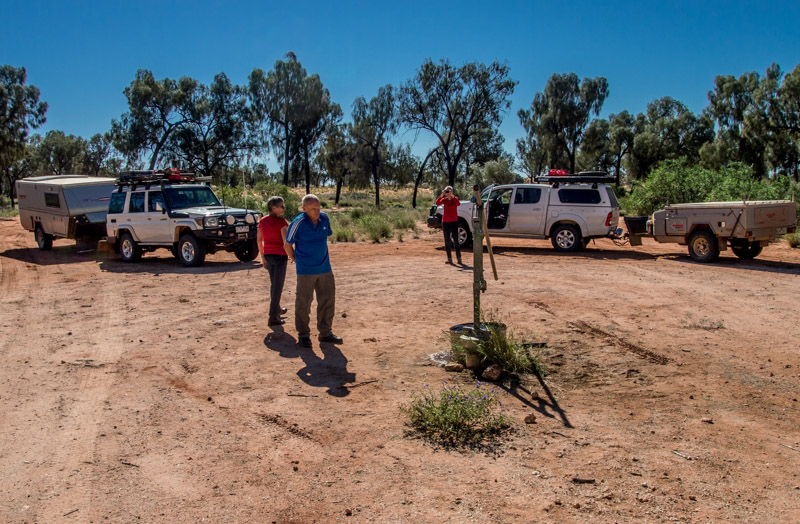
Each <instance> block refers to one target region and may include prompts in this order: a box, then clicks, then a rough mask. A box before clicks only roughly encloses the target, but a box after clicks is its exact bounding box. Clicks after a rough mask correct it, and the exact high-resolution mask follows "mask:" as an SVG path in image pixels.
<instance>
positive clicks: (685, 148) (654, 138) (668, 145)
mask: <svg viewBox="0 0 800 524" xmlns="http://www.w3.org/2000/svg"><path fill="white" fill-rule="evenodd" d="M634 135H635V138H634V139H633V147H632V148H631V149H630V152H629V156H628V160H627V162H626V166H627V171H628V174H629V176H631V177H632V178H634V179H643V178H645V177H647V175H648V173H649V172H650V171H651V170H652V169H653V168H655V167H656V165H657V164H658V163H659V162H661V161H662V160H671V159H678V158H681V157H686V158H687V160H688V161H689V163H690V164H695V163H698V161H699V159H700V149H701V148H702V147H703V145H704V144H706V143H708V142H710V141H712V140H713V138H714V128H713V122H712V121H711V118H710V117H708V116H707V115H700V116H699V117H698V116H696V115H695V114H694V113H693V112H692V111H691V110H689V109H688V108H687V107H686V105H685V104H683V103H682V102H680V101H678V100H675V99H674V98H671V97H668V96H666V97H663V98H659V99H657V100H654V101H652V102H650V103H649V104H648V105H647V111H646V113H644V114H643V113H639V114H638V115H636V119H635V121H634Z"/></svg>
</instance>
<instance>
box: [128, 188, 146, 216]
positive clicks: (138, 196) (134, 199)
mask: <svg viewBox="0 0 800 524" xmlns="http://www.w3.org/2000/svg"><path fill="white" fill-rule="evenodd" d="M128 213H144V191H138V192H136V193H131V203H130V204H128Z"/></svg>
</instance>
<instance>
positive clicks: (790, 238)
mask: <svg viewBox="0 0 800 524" xmlns="http://www.w3.org/2000/svg"><path fill="white" fill-rule="evenodd" d="M783 240H784V242H786V243H787V244H789V247H800V232H795V233H790V234H788V235H784V236H783Z"/></svg>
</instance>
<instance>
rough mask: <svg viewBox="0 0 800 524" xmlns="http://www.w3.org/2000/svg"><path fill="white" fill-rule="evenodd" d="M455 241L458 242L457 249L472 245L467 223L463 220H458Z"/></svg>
mask: <svg viewBox="0 0 800 524" xmlns="http://www.w3.org/2000/svg"><path fill="white" fill-rule="evenodd" d="M456 240H457V241H458V247H459V249H463V248H465V247H468V246H470V245H472V233H471V232H470V230H469V226H468V225H467V221H466V220H464V219H463V218H459V219H458V238H457V239H456Z"/></svg>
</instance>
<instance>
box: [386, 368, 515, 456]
mask: <svg viewBox="0 0 800 524" xmlns="http://www.w3.org/2000/svg"><path fill="white" fill-rule="evenodd" d="M442 382H443V384H442V388H441V390H439V391H438V392H434V391H431V390H430V389H428V386H427V385H426V386H425V387H426V390H425V391H424V392H423V393H422V394H420V395H416V394H415V395H412V399H411V402H410V403H409V404H408V405H406V406H403V407H402V408H401V409H402V411H403V413H405V414H406V416H407V417H408V423H409V425H410V426H411V427H412V428H414V429H415V430H416V431H418V432H419V433H420V434H421V435H422V436H423V437H425V438H427V439H429V440H431V441H435V442H438V443H442V444H447V445H471V444H472V445H474V444H480V443H482V442H484V441H486V440H489V439H494V438H497V437H499V436H500V435H502V434H503V433H505V432H506V431H507V430H508V429H509V428H510V427H511V419H510V418H509V417H508V416H507V415H505V413H504V412H503V406H502V404H501V403H500V401H499V400H498V398H497V390H496V389H494V388H489V387H487V385H486V384H484V383H482V382H480V381H478V382H476V384H475V388H469V389H468V388H465V387H462V386H460V385H458V384H448V382H447V381H446V380H445V381H442Z"/></svg>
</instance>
